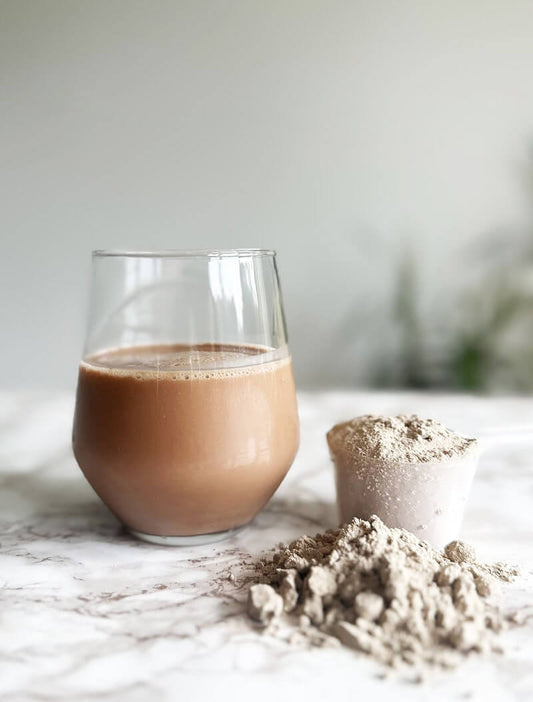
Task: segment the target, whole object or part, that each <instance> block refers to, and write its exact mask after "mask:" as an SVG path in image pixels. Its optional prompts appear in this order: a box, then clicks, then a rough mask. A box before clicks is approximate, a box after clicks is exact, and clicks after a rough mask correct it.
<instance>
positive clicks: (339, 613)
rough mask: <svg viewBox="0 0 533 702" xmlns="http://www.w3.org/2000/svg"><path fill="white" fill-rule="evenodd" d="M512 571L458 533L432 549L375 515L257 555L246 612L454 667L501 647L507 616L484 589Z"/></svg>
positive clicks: (394, 657) (408, 659)
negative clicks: (483, 557) (485, 557)
mask: <svg viewBox="0 0 533 702" xmlns="http://www.w3.org/2000/svg"><path fill="white" fill-rule="evenodd" d="M516 574H517V571H516V570H515V569H513V568H509V567H507V566H505V565H504V564H501V563H498V564H495V565H494V566H486V565H482V564H480V563H478V562H477V561H476V558H475V554H474V552H473V550H472V548H471V547H469V546H467V545H466V544H464V543H462V542H460V541H454V542H452V543H451V544H449V545H448V546H447V547H446V548H445V549H444V551H443V552H441V551H437V550H435V549H433V548H432V547H431V546H430V545H429V544H428V543H426V542H425V541H420V540H419V539H418V538H417V537H416V536H414V535H413V534H411V533H410V532H408V531H405V530H403V529H391V528H389V527H387V526H385V524H383V522H382V521H381V520H380V519H379V518H378V517H375V516H373V517H371V518H370V519H369V520H368V521H364V520H361V519H353V520H352V521H351V522H350V523H349V524H346V525H344V526H343V527H341V528H340V529H336V530H329V531H326V532H325V533H323V534H317V535H316V536H315V537H309V536H302V537H300V538H298V539H296V540H295V541H293V542H292V543H291V544H289V545H288V546H281V547H280V548H279V550H278V551H276V552H275V553H274V555H273V556H272V557H271V558H270V559H264V560H261V561H260V562H259V563H258V564H257V565H256V580H257V581H258V583H257V584H255V585H252V587H251V588H250V590H249V593H248V614H249V615H250V617H252V618H253V619H255V620H256V621H258V622H260V623H261V624H262V625H263V626H268V628H269V630H272V628H273V625H274V624H275V622H279V621H280V620H281V617H282V615H283V617H284V618H286V619H287V622H288V623H289V625H290V626H292V627H293V629H294V634H295V636H296V638H298V637H299V638H302V637H303V639H304V640H306V641H308V642H310V643H312V644H316V645H324V644H326V643H327V642H335V639H336V640H337V642H338V641H340V642H341V643H342V644H344V645H346V646H349V647H351V648H354V649H356V650H357V651H360V652H362V653H365V654H368V655H371V656H373V657H374V658H375V659H377V660H378V661H379V662H381V663H383V664H385V665H389V666H398V665H400V664H402V663H405V664H409V665H416V666H421V665H422V664H425V663H427V664H436V665H441V666H446V667H452V666H454V665H455V664H457V663H458V662H459V661H460V659H461V658H462V657H464V656H465V655H467V654H469V653H470V652H480V653H484V652H490V651H494V650H498V649H497V646H496V642H495V635H496V634H497V632H498V631H500V629H501V628H502V626H503V622H502V618H501V616H500V614H499V612H498V610H497V609H496V608H495V607H494V606H493V605H492V604H491V603H490V595H492V594H493V593H494V591H495V586H496V585H497V583H498V581H510V580H512V579H513V577H514V576H515V575H516ZM283 613H285V614H283ZM335 643H336V642H335Z"/></svg>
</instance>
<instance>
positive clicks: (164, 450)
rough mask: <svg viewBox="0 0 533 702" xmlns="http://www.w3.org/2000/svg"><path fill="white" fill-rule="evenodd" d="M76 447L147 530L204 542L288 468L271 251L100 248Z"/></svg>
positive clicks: (288, 400) (141, 534) (292, 444)
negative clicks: (122, 250)
mask: <svg viewBox="0 0 533 702" xmlns="http://www.w3.org/2000/svg"><path fill="white" fill-rule="evenodd" d="M72 441H73V449H74V455H75V456H76V460H77V462H78V464H79V466H80V468H81V470H82V471H83V473H84V475H85V477H86V478H87V480H88V481H89V483H90V484H91V485H92V487H93V488H94V490H95V491H96V493H97V494H98V495H99V496H100V498H101V499H102V501H103V502H104V503H105V504H106V505H107V506H108V507H109V509H110V510H111V511H112V512H113V513H114V514H115V515H116V516H117V517H118V519H119V520H120V521H121V522H122V523H123V524H124V525H125V526H126V528H127V529H128V530H129V531H130V532H131V533H132V534H134V535H135V536H137V537H138V538H141V539H144V540H146V541H151V542H154V543H164V544H191V543H202V542H203V543H205V542H208V541H214V540H218V539H219V538H223V537H224V536H226V535H227V534H228V533H230V532H232V531H233V530H234V529H236V528H238V527H241V526H243V525H244V524H246V523H248V522H249V521H250V520H251V519H253V517H254V516H255V515H256V514H257V513H258V512H259V510H261V509H262V507H264V505H265V504H266V503H267V501H268V500H269V499H270V497H271V496H272V495H273V493H274V492H275V490H276V488H277V487H278V485H279V484H280V482H281V481H282V480H283V478H284V476H285V474H286V473H287V471H288V470H289V468H290V466H291V464H292V462H293V460H294V457H295V455H296V451H297V449H298V442H299V424H298V411H297V406H296V392H295V387H294V379H293V374H292V365H291V359H290V355H289V351H288V347H287V333H286V327H285V319H284V314H283V305H282V299H281V292H280V287H279V280H278V273H277V269H276V259H275V252H274V251H267V250H263V249H237V250H233V251H161V252H121V251H95V252H94V253H93V263H92V289H91V302H90V316H89V324H88V330H87V337H86V344H85V350H84V355H83V359H82V361H81V363H80V368H79V377H78V390H77V396H76V410H75V415H74V428H73V440H72Z"/></svg>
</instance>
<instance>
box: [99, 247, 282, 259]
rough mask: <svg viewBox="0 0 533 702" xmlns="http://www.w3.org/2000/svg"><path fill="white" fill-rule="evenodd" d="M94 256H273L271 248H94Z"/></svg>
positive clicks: (273, 252) (274, 253)
mask: <svg viewBox="0 0 533 702" xmlns="http://www.w3.org/2000/svg"><path fill="white" fill-rule="evenodd" d="M92 255H93V257H94V258H111V257H118V258H245V257H250V256H275V255H276V252H275V251H274V250H273V249H259V248H257V249H254V248H252V249H160V250H154V251H128V250H122V249H94V250H93V252H92Z"/></svg>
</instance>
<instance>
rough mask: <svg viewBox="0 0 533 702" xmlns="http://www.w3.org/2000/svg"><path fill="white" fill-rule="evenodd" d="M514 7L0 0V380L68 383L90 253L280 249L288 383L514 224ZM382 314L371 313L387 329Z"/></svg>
mask: <svg viewBox="0 0 533 702" xmlns="http://www.w3.org/2000/svg"><path fill="white" fill-rule="evenodd" d="M532 37H533V4H532V3H531V1H530V0H523V1H522V0H513V2H508V1H507V0H492V1H490V0H469V1H468V2H465V1H464V0H447V2H428V1H427V0H405V1H403V2H397V1H396V0H377V1H373V2H368V1H362V0H361V1H358V0H349V1H348V0H347V1H345V2H343V1H340V0H323V1H322V2H318V1H314V0H269V2H259V1H258V2H255V1H250V0H221V1H220V2H218V1H214V0H212V1H211V0H210V1H207V0H187V1H184V0H181V1H179V2H178V1H177V0H176V1H174V2H171V1H170V0H155V1H153V2H152V1H150V0H144V1H142V2H141V1H139V0H104V1H102V0H64V1H58V0H39V1H34V0H31V1H30V0H2V1H1V2H0V79H1V89H0V100H1V105H0V110H1V111H0V115H1V117H0V129H1V144H0V147H1V154H2V157H1V163H0V178H1V182H0V192H1V208H0V220H1V221H0V224H1V228H0V232H1V240H2V247H1V256H0V267H1V270H0V294H1V300H2V303H1V306H0V309H1V312H0V314H1V319H0V324H1V327H0V328H1V331H2V363H1V365H0V385H1V386H7V387H9V386H26V387H33V386H47V387H66V388H71V387H73V385H74V383H75V377H76V367H77V360H78V356H79V353H80V349H81V344H82V336H83V327H84V321H85V320H84V315H85V305H86V297H87V283H88V265H89V253H90V250H91V249H93V248H116V247H121V248H132V249H134V248H143V249H147V248H191V247H201V248H204V247H224V248H231V247H238V246H244V247H248V246H265V247H274V248H276V249H277V250H278V254H279V266H280V271H281V275H282V283H283V288H284V294H285V302H286V308H287V317H288V323H289V332H290V335H291V344H292V350H293V355H294V357H295V365H296V371H297V378H298V381H299V383H300V385H301V386H305V385H328V384H335V385H342V384H350V385H353V384H355V383H364V382H366V380H367V378H368V373H369V367H370V363H371V361H372V360H373V359H375V357H376V355H379V354H381V355H382V356H384V357H386V353H387V348H386V347H387V331H386V314H387V310H388V304H389V295H390V291H391V286H392V285H393V282H394V270H395V267H396V264H397V259H398V256H399V252H400V251H401V249H402V247H403V246H404V245H405V243H406V242H408V245H409V246H410V247H411V249H412V250H414V251H415V253H416V255H417V257H418V260H419V261H421V262H422V264H423V277H422V280H421V285H422V290H423V293H424V304H425V305H426V307H427V309H428V310H429V313H431V309H432V305H433V304H437V303H438V302H439V301H442V299H443V296H444V297H445V296H446V295H447V294H448V292H449V291H450V289H451V288H453V286H454V285H456V284H457V275H456V271H457V270H458V265H457V264H458V260H459V258H460V253H461V251H462V249H463V247H464V245H465V244H466V242H467V241H470V240H472V239H475V238H476V237H480V236H482V235H483V234H484V233H486V232H487V231H488V230H490V229H491V228H493V227H495V226H500V225H502V224H503V225H505V224H508V223H510V222H517V221H519V220H520V219H521V218H522V217H525V213H526V211H527V207H528V203H527V197H526V195H525V192H524V188H523V183H522V181H521V179H522V169H523V167H524V163H525V161H526V160H527V156H528V150H529V141H530V138H531V134H532V129H533V79H532V72H533V41H532ZM384 325H385V326H384Z"/></svg>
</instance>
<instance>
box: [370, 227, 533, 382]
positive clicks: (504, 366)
mask: <svg viewBox="0 0 533 702" xmlns="http://www.w3.org/2000/svg"><path fill="white" fill-rule="evenodd" d="M509 252H510V253H509ZM473 253H474V254H475V255H474V256H473V259H474V260H475V262H476V265H474V264H472V268H476V267H477V274H476V275H473V274H472V275H471V276H470V275H467V276H466V278H465V280H467V281H468V282H465V284H464V285H463V286H462V287H461V288H460V289H459V291H458V292H457V293H456V295H455V297H454V299H453V300H451V301H450V302H451V303H452V304H451V307H452V310H449V311H448V312H447V313H445V312H443V311H442V310H441V312H440V314H443V315H444V314H446V317H447V319H446V320H440V322H441V324H440V325H437V326H438V327H439V329H440V332H439V333H440V338H439V340H438V343H437V344H435V343H434V342H432V341H431V340H432V338H433V336H434V332H433V331H432V329H433V328H434V327H435V321H436V320H434V319H433V320H428V319H424V318H423V315H422V313H421V306H420V299H421V298H420V294H419V286H418V271H417V266H416V260H415V258H414V257H413V256H412V255H408V254H404V255H403V256H402V258H401V259H400V262H399V264H398V269H397V284H396V289H395V292H394V294H393V300H392V310H393V317H394V320H395V322H396V324H397V325H398V328H399V338H400V343H399V349H398V359H397V363H396V364H395V365H394V364H393V366H392V368H393V370H389V371H388V372H385V371H384V369H383V368H378V369H377V374H376V381H377V384H378V385H382V386H383V385H396V386H400V387H410V388H450V389H455V390H460V391H470V392H479V391H502V390H504V391H513V392H516V391H518V392H530V391H532V390H533V246H532V244H531V237H530V236H529V235H526V236H521V237H518V238H515V239H514V240H510V237H509V236H507V237H504V238H503V239H500V241H499V242H498V241H494V240H491V241H489V242H488V243H487V244H486V245H485V246H484V249H483V250H477V251H474V252H473ZM470 278H473V279H474V280H475V282H473V283H472V282H471V280H470ZM437 321H439V320H437ZM436 349H439V350H440V353H438V354H437V353H436Z"/></svg>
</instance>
